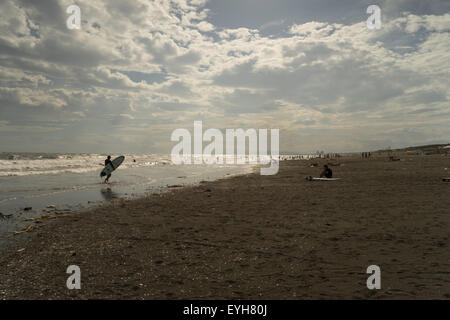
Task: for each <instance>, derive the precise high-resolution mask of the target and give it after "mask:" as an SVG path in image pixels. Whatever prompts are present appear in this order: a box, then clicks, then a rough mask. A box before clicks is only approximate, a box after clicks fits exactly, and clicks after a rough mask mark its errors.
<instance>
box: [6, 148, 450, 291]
mask: <svg viewBox="0 0 450 320" xmlns="http://www.w3.org/2000/svg"><path fill="white" fill-rule="evenodd" d="M323 163H324V160H321V161H320V164H323ZM341 163H343V164H344V165H343V166H337V167H332V169H333V170H334V173H335V176H336V177H341V178H342V180H340V181H333V182H308V181H306V180H305V176H307V175H317V174H318V172H319V171H320V168H310V167H309V164H310V162H308V161H287V162H282V163H281V168H280V172H279V174H278V175H276V176H260V175H259V174H252V175H247V176H242V177H234V178H230V179H225V180H221V181H216V182H211V183H203V184H201V185H200V186H196V187H188V188H184V189H179V190H172V191H171V192H169V193H167V194H163V195H153V196H151V197H149V198H146V199H141V200H134V201H116V202H115V203H113V204H112V205H110V206H104V207H101V208H97V209H94V210H91V211H88V212H83V213H79V214H73V215H72V216H69V217H59V218H57V219H53V220H48V221H45V222H44V223H43V224H37V225H36V226H38V227H39V228H38V229H37V230H35V231H32V232H30V233H25V234H22V235H17V236H15V237H14V244H13V245H12V246H11V247H9V248H8V249H4V250H3V252H2V254H1V257H0V270H1V273H0V298H3V299H22V298H24V299H36V298H37V299H56V298H61V299H74V298H75V299H85V298H100V299H104V298H106V299H108V298H117V299H141V298H143V299H325V298H326V299H337V298H345V299H369V298H370V299H379V298H381V299H383V298H384V299H419V298H420V299H431V298H433V299H448V298H450V248H449V237H450V196H449V195H450V184H449V183H447V182H442V181H441V179H440V178H441V177H443V176H448V175H450V174H448V172H449V171H444V168H445V167H450V158H449V157H442V156H425V157H414V156H411V157H405V158H403V159H402V161H398V162H388V161H387V160H386V158H379V159H369V160H362V159H347V158H343V159H341ZM449 170H450V169H449ZM446 173H447V174H446ZM21 248H25V250H23V251H20V252H17V250H19V249H21ZM72 264H75V265H78V266H80V268H81V277H82V280H81V281H82V289H81V290H68V289H67V288H66V279H67V277H68V275H67V274H66V273H65V271H66V268H67V267H68V266H69V265H72ZM372 264H376V265H379V266H380V267H381V272H382V275H381V279H382V280H381V285H382V289H381V290H378V291H370V290H368V289H367V287H366V279H367V277H368V275H367V274H366V268H367V267H368V266H369V265H372Z"/></svg>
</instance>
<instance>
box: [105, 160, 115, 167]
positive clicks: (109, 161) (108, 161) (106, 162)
mask: <svg viewBox="0 0 450 320" xmlns="http://www.w3.org/2000/svg"><path fill="white" fill-rule="evenodd" d="M108 163H109V164H111V167H113V168H114V165H113V163H112V161H111V160H109V159H106V160H105V167H106V166H107V165H108Z"/></svg>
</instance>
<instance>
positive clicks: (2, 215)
mask: <svg viewBox="0 0 450 320" xmlns="http://www.w3.org/2000/svg"><path fill="white" fill-rule="evenodd" d="M11 217H12V214H3V213H1V212H0V219H8V218H11Z"/></svg>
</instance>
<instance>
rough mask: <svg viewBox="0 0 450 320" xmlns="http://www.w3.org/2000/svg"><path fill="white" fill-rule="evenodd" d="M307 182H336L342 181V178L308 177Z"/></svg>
mask: <svg viewBox="0 0 450 320" xmlns="http://www.w3.org/2000/svg"><path fill="white" fill-rule="evenodd" d="M306 180H308V181H336V180H340V178H314V177H311V176H309V177H306Z"/></svg>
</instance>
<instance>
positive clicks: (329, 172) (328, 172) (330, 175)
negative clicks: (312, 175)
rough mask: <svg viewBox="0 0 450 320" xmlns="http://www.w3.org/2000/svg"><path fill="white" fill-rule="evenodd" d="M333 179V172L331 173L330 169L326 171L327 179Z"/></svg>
mask: <svg viewBox="0 0 450 320" xmlns="http://www.w3.org/2000/svg"><path fill="white" fill-rule="evenodd" d="M332 177H333V171H331V169H330V168H327V169H325V178H332Z"/></svg>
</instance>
